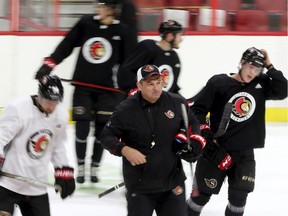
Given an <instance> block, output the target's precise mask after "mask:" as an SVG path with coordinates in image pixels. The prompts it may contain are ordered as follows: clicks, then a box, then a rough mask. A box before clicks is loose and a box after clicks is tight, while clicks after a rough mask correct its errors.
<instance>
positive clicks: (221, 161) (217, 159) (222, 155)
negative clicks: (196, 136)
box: [202, 141, 233, 170]
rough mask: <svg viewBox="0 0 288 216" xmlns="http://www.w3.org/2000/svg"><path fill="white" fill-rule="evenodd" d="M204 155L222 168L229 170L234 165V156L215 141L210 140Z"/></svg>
mask: <svg viewBox="0 0 288 216" xmlns="http://www.w3.org/2000/svg"><path fill="white" fill-rule="evenodd" d="M202 155H203V157H204V158H206V159H208V160H210V161H212V162H213V163H214V164H216V165H217V166H218V168H219V169H220V170H227V169H229V168H230V167H231V166H232V162H233V160H232V157H231V156H230V155H229V154H228V153H227V152H226V150H225V149H224V148H223V147H220V146H219V145H218V144H217V143H215V142H210V141H208V142H207V145H206V146H205V148H204V149H203V154H202Z"/></svg>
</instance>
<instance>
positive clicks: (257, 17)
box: [235, 10, 268, 31]
mask: <svg viewBox="0 0 288 216" xmlns="http://www.w3.org/2000/svg"><path fill="white" fill-rule="evenodd" d="M235 30H236V31H268V16H267V13H266V11H263V10H239V11H237V13H236V20H235Z"/></svg>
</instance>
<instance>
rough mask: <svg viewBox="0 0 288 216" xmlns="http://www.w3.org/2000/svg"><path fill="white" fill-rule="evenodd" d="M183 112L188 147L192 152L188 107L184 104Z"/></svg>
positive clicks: (182, 105)
mask: <svg viewBox="0 0 288 216" xmlns="http://www.w3.org/2000/svg"><path fill="white" fill-rule="evenodd" d="M181 111H182V117H183V121H184V126H185V129H186V136H187V145H188V150H191V144H190V139H189V131H188V129H189V124H188V116H187V110H186V106H185V104H184V103H181Z"/></svg>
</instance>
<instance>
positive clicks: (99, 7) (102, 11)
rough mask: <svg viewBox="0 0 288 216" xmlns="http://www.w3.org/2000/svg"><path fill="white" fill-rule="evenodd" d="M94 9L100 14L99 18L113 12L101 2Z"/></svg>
mask: <svg viewBox="0 0 288 216" xmlns="http://www.w3.org/2000/svg"><path fill="white" fill-rule="evenodd" d="M96 10H97V14H98V15H99V16H100V19H104V18H106V17H107V16H111V15H112V14H113V10H112V9H111V8H110V7H107V6H105V4H103V3H99V4H97V8H96Z"/></svg>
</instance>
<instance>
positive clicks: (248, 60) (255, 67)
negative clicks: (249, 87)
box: [239, 47, 265, 83]
mask: <svg viewBox="0 0 288 216" xmlns="http://www.w3.org/2000/svg"><path fill="white" fill-rule="evenodd" d="M264 67H265V55H264V53H263V52H261V50H259V49H256V48H255V47H250V48H248V49H247V50H245V52H244V53H243V54H242V57H241V61H240V65H239V75H240V78H241V80H242V81H243V82H244V83H249V82H251V81H252V80H253V79H254V78H255V77H257V76H260V75H261V73H262V72H263V70H264Z"/></svg>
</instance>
